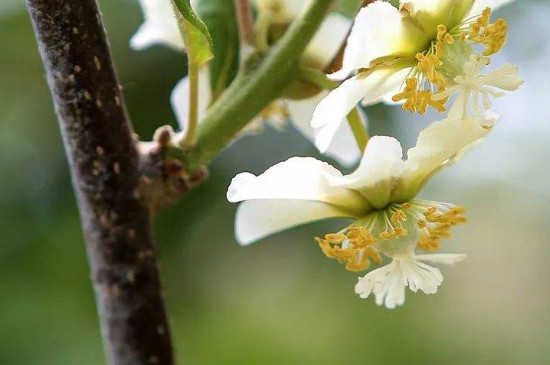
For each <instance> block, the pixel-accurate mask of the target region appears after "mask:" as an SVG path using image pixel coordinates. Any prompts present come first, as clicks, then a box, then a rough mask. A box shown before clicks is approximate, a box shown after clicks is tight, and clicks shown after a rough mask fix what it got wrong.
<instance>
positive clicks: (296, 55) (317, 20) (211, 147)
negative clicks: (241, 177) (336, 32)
mask: <svg viewBox="0 0 550 365" xmlns="http://www.w3.org/2000/svg"><path fill="white" fill-rule="evenodd" d="M334 1H335V0H310V1H309V3H308V6H307V7H306V9H305V11H304V12H303V13H302V15H301V17H300V18H298V19H296V20H295V21H294V23H293V24H292V26H291V27H290V29H289V30H288V31H287V32H286V33H285V35H284V36H283V38H281V40H280V41H279V42H278V43H277V44H276V45H275V47H274V48H273V49H272V50H271V51H270V52H269V53H268V54H267V55H266V56H265V58H263V59H262V60H260V61H259V63H258V64H257V65H255V66H254V67H253V69H252V70H250V71H249V72H247V73H244V74H242V73H241V75H239V76H238V77H237V78H236V79H235V80H234V81H233V83H232V84H231V86H230V87H229V88H228V89H227V90H226V91H225V92H224V94H223V95H222V96H221V97H220V98H219V99H218V100H217V101H216V103H214V105H212V107H211V108H210V109H209V110H208V113H207V114H206V116H205V117H204V120H203V121H202V122H201V124H200V128H199V134H198V142H197V146H196V147H195V148H194V149H192V150H190V151H189V153H188V154H187V155H186V156H185V160H186V162H187V167H188V168H189V169H190V170H191V171H193V170H195V169H197V168H199V167H200V166H204V165H206V164H207V163H208V162H210V160H211V159H212V158H213V157H214V156H215V155H216V154H217V153H219V152H220V151H221V150H222V149H223V148H224V147H225V146H226V145H227V144H228V143H229V141H231V139H232V138H234V136H235V135H236V134H237V133H238V132H239V131H240V130H241V129H242V128H243V127H244V126H246V124H247V123H248V122H249V121H250V120H252V118H254V117H255V116H256V115H257V114H258V113H259V112H261V111H262V109H263V108H264V107H265V106H267V105H269V104H270V103H271V102H272V101H273V100H275V99H276V98H277V97H278V96H279V95H280V93H281V91H282V90H283V89H284V88H285V87H286V86H287V85H288V84H289V83H290V82H291V81H292V80H293V79H295V78H296V77H297V76H298V75H299V61H300V57H301V55H302V53H303V51H304V49H305V48H306V46H307V45H308V43H309V42H310V41H311V39H312V38H313V36H314V34H315V32H316V31H317V29H318V28H319V26H320V25H321V23H322V22H323V20H324V18H325V16H326V14H327V12H328V10H329V9H330V7H331V6H332V5H333V3H334Z"/></svg>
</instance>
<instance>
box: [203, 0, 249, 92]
mask: <svg viewBox="0 0 550 365" xmlns="http://www.w3.org/2000/svg"><path fill="white" fill-rule="evenodd" d="M195 10H196V11H197V13H198V14H199V15H200V17H201V19H203V21H204V23H205V24H206V25H207V26H208V29H209V31H210V34H211V35H212V40H213V42H214V54H215V55H216V56H215V58H214V59H212V60H211V61H210V63H209V68H210V87H211V89H212V94H213V95H214V98H216V97H217V96H218V95H219V94H220V93H221V92H222V91H223V90H224V89H225V88H226V87H227V86H228V85H229V83H230V82H231V81H232V80H233V78H234V77H235V75H236V74H237V68H238V65H239V52H238V51H239V34H238V29H237V22H236V16H235V5H234V1H229V0H199V1H198V4H197V6H196V7H195Z"/></svg>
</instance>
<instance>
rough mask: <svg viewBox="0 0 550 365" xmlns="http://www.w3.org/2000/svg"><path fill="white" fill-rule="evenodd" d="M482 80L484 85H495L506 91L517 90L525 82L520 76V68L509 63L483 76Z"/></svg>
mask: <svg viewBox="0 0 550 365" xmlns="http://www.w3.org/2000/svg"><path fill="white" fill-rule="evenodd" d="M481 80H482V82H483V84H484V85H490V86H494V87H497V88H499V89H502V90H506V91H515V90H517V89H518V88H519V87H520V86H521V85H523V83H524V81H523V80H522V79H521V78H520V77H519V68H518V67H517V66H515V65H512V64H509V63H507V64H505V65H504V66H502V67H499V68H498V69H496V70H494V71H492V72H490V73H489V74H487V75H485V76H482V77H481Z"/></svg>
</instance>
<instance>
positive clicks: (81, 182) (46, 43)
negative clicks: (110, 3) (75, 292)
mask: <svg viewBox="0 0 550 365" xmlns="http://www.w3.org/2000/svg"><path fill="white" fill-rule="evenodd" d="M27 7H28V10H29V13H30V15H31V19H32V23H33V26H34V30H35V33H36V38H37V40H38V45H39V49H40V54H41V57H42V60H43V63H44V66H45V69H46V73H47V78H48V83H49V86H50V90H51V93H52V97H53V101H54V104H55V110H56V113H57V117H58V120H59V125H60V129H61V133H62V135H63V143H64V147H65V151H66V154H67V159H68V162H69V166H70V170H71V176H72V181H73V186H74V189H75V191H76V197H77V201H78V206H79V211H80V216H81V221H82V228H83V230H84V236H85V239H86V248H87V253H88V261H89V265H90V271H91V280H92V282H93V286H94V290H95V294H96V301H97V306H98V311H99V316H100V321H101V328H102V333H103V339H104V344H105V350H106V353H107V355H108V357H109V358H110V361H111V363H112V364H114V365H137V364H163V365H171V364H173V363H174V360H173V353H172V346H171V340H170V333H169V328H168V322H167V317H166V312H165V307H164V299H163V296H162V289H161V282H160V276H159V267H158V260H157V255H156V251H155V247H154V243H153V238H152V229H151V213H150V209H149V207H148V204H146V203H145V202H144V200H143V199H141V198H140V190H139V186H140V181H142V180H143V178H141V176H140V154H139V153H138V150H137V142H136V141H135V140H134V137H133V131H132V127H131V125H130V122H129V118H128V115H127V113H126V108H125V104H124V99H123V95H122V90H121V87H120V86H119V83H118V80H117V76H116V74H115V69H114V66H113V63H112V60H111V55H110V50H109V45H108V42H107V38H106V35H105V30H104V28H103V24H102V21H101V16H100V13H99V10H98V7H97V3H96V0H27Z"/></svg>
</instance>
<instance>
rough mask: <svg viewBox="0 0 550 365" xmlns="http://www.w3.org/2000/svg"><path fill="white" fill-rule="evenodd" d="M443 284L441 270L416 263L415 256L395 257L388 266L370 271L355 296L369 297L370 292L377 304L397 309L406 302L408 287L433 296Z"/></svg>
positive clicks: (357, 285)
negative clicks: (406, 288) (406, 289)
mask: <svg viewBox="0 0 550 365" xmlns="http://www.w3.org/2000/svg"><path fill="white" fill-rule="evenodd" d="M442 282H443V276H442V275H441V271H439V269H437V268H435V267H432V266H429V265H427V264H424V263H422V262H420V261H417V260H415V259H414V258H413V257H412V256H409V255H404V256H399V257H395V258H394V260H393V261H392V262H391V263H390V264H389V265H386V266H383V267H381V268H379V269H376V270H373V271H371V272H369V273H368V274H367V275H365V276H364V277H362V278H359V281H358V283H357V284H356V286H355V293H357V294H359V295H360V297H361V298H367V297H368V296H369V295H370V294H371V293H374V295H375V296H376V303H377V304H378V305H381V304H382V303H384V304H385V306H386V307H387V308H390V309H392V308H395V307H396V306H399V305H403V304H404V303H405V287H407V286H408V287H409V288H410V289H411V290H412V291H413V292H416V291H418V290H420V291H422V292H424V293H426V294H434V293H436V292H437V288H438V287H439V286H440V285H441V283H442Z"/></svg>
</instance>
